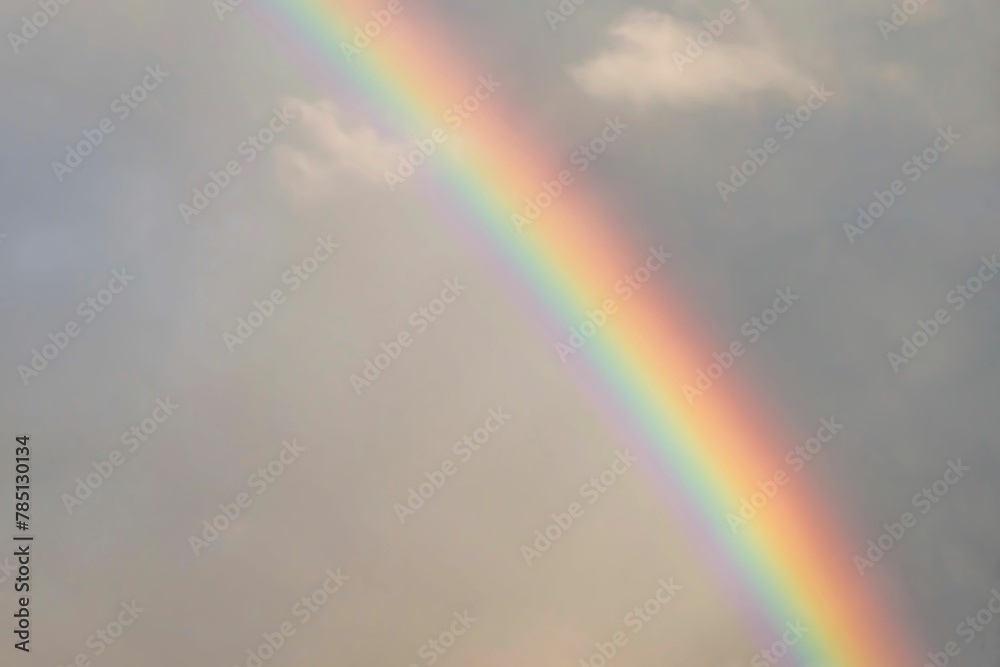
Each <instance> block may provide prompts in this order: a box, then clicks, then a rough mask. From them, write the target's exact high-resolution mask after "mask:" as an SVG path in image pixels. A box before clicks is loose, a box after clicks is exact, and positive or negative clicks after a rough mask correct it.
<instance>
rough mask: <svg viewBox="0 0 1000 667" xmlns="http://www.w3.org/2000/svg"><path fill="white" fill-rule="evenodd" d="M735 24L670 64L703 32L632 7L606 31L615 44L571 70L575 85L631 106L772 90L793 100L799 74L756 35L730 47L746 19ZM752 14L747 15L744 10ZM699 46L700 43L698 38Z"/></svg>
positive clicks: (727, 98)
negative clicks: (690, 58)
mask: <svg viewBox="0 0 1000 667" xmlns="http://www.w3.org/2000/svg"><path fill="white" fill-rule="evenodd" d="M731 11H733V13H734V14H735V15H736V20H735V22H734V23H732V24H731V25H726V26H725V27H724V32H722V33H721V35H720V36H719V37H718V38H714V39H715V41H714V42H712V43H711V44H709V46H707V47H705V48H704V49H703V53H701V55H698V56H697V57H695V58H693V62H689V63H687V64H686V65H683V66H680V67H679V66H678V62H677V61H676V60H675V54H684V53H685V49H687V48H688V45H689V42H688V38H689V37H693V36H694V35H696V34H697V33H699V32H702V31H705V27H704V26H702V25H699V24H695V23H687V22H685V21H681V20H679V19H677V18H675V17H673V16H671V15H669V14H664V13H660V12H655V11H649V10H644V9H635V10H632V11H631V12H629V13H628V14H626V15H625V16H624V17H623V18H622V20H621V21H619V22H618V23H617V24H615V25H614V26H613V27H612V28H611V34H612V35H613V36H614V37H615V38H616V40H617V44H616V45H615V46H613V47H611V48H609V49H607V50H605V51H603V52H602V53H600V54H598V55H597V56H596V57H594V58H592V59H591V60H589V61H587V62H585V63H583V64H582V65H580V66H577V67H575V68H573V69H572V70H571V73H572V75H573V77H574V78H575V79H576V81H577V83H578V84H579V85H580V86H581V87H582V88H583V89H584V90H585V91H587V92H588V93H590V94H591V95H593V96H595V97H601V98H613V99H626V100H628V101H630V102H633V103H636V104H648V103H651V102H666V103H668V104H673V105H678V106H696V105H703V104H733V103H736V102H738V101H739V100H740V99H741V98H743V97H744V96H745V95H747V94H751V93H757V92H762V91H766V90H777V91H784V92H787V93H788V94H789V95H794V94H795V92H796V91H798V90H800V89H801V88H802V87H804V86H808V84H809V81H808V80H807V79H806V77H804V76H802V75H801V74H800V73H799V72H798V71H797V70H796V69H795V67H793V66H792V65H791V64H789V63H788V62H787V61H786V59H785V58H784V57H783V56H782V55H781V54H780V53H779V52H778V50H777V49H776V48H775V45H774V43H773V41H771V40H770V39H769V38H768V37H767V36H766V35H764V34H761V32H762V31H760V30H755V31H754V33H755V34H754V39H753V40H752V42H751V43H735V42H733V41H732V39H731V37H732V35H731V34H730V33H733V34H735V33H736V32H737V31H738V28H740V24H741V23H742V24H743V25H744V26H746V25H753V24H756V25H760V24H759V22H757V21H750V20H748V19H749V18H750V17H749V16H744V15H743V13H742V12H740V11H738V10H735V9H734V10H731ZM751 11H752V10H751ZM704 41H705V42H707V41H708V40H704Z"/></svg>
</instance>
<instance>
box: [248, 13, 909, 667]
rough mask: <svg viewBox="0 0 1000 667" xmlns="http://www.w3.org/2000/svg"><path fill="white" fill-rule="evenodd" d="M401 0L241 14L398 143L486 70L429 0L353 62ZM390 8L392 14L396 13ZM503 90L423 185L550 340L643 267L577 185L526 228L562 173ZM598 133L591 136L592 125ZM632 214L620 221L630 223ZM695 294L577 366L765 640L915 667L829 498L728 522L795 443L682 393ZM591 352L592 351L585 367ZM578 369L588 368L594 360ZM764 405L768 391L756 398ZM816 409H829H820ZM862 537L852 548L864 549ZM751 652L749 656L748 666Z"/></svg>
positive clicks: (625, 327) (648, 310) (700, 352)
mask: <svg viewBox="0 0 1000 667" xmlns="http://www.w3.org/2000/svg"><path fill="white" fill-rule="evenodd" d="M389 4H390V0H374V1H373V0H271V2H262V3H260V4H259V5H255V6H254V7H252V8H250V9H247V8H246V6H244V7H243V8H242V9H241V11H250V12H253V13H254V15H255V17H256V18H259V19H261V21H260V25H261V30H262V31H263V32H266V33H269V34H270V35H271V36H273V37H274V38H276V39H278V40H280V41H281V42H282V46H283V47H284V48H285V49H287V50H290V51H294V52H296V53H297V56H300V57H302V58H304V59H306V60H307V61H308V62H309V64H310V67H315V68H317V71H319V72H320V73H321V74H322V76H323V77H324V78H325V79H326V80H327V81H332V82H333V85H335V86H336V87H337V89H338V91H341V92H343V91H349V92H350V94H351V99H352V104H353V105H354V106H355V107H357V106H358V105H365V104H367V105H368V108H367V111H368V112H370V113H376V114H378V115H380V116H381V118H382V119H383V121H384V122H386V123H388V125H389V126H390V127H391V128H392V129H393V130H395V131H396V132H399V133H401V134H402V135H403V136H408V137H412V138H418V137H425V136H427V135H428V134H429V133H430V131H431V130H432V129H433V128H435V127H439V126H441V117H442V114H443V112H444V110H445V109H448V108H449V107H451V105H452V104H454V103H455V102H458V101H459V100H462V99H464V98H465V97H466V96H467V95H468V94H469V93H470V92H471V91H472V90H474V89H475V88H476V85H477V80H478V79H479V77H480V76H483V75H486V74H489V72H488V70H483V71H475V70H472V69H469V68H468V67H467V60H468V59H467V58H465V57H460V55H459V54H460V53H463V52H466V51H462V50H459V49H456V48H455V44H456V43H457V41H458V40H457V38H456V37H455V36H454V35H445V34H443V33H442V32H441V29H440V26H437V25H435V24H434V23H433V22H431V21H430V20H429V19H428V18H427V17H426V16H424V15H423V14H422V13H421V10H420V8H419V7H417V6H416V5H417V3H412V2H411V0H398V5H397V6H401V7H402V12H401V13H400V14H398V15H395V16H394V17H393V19H392V22H391V23H390V24H389V25H388V26H387V27H386V28H385V29H384V30H382V32H381V34H380V35H378V36H377V37H376V38H374V39H372V42H371V44H370V45H369V46H368V47H366V48H365V49H364V50H363V51H362V52H361V53H360V54H354V55H352V57H350V58H348V57H347V55H345V50H344V49H343V47H342V44H344V43H347V44H351V43H352V42H353V40H354V37H355V29H356V28H358V27H360V26H363V25H364V24H366V23H368V22H370V21H372V20H373V15H372V12H378V11H382V10H385V9H386V8H387V7H388V6H389ZM384 16H385V15H383V18H384ZM502 98H503V90H502V89H501V91H500V92H499V93H497V94H496V95H495V96H494V97H493V98H491V99H490V100H489V103H488V104H485V105H483V107H482V108H481V109H480V110H478V111H477V112H476V114H475V115H474V116H473V117H472V118H471V119H470V120H469V121H468V122H467V123H465V125H463V127H462V128H461V137H462V145H463V148H464V149H465V154H466V155H469V156H472V157H471V158H469V159H459V158H457V157H454V156H452V155H449V154H448V153H446V152H441V153H440V154H438V155H435V156H434V158H433V159H432V160H430V163H431V164H428V165H427V166H425V167H423V169H425V170H426V169H428V168H431V171H429V172H427V174H425V176H433V178H432V179H427V178H421V182H424V181H426V180H431V181H433V184H434V185H433V186H432V187H431V188H429V190H430V191H429V192H428V194H429V196H430V199H431V203H432V204H433V205H434V206H435V207H438V208H440V209H441V212H442V217H443V218H445V219H447V220H448V221H451V222H452V223H454V224H456V225H458V227H457V229H459V230H460V231H461V233H462V234H463V235H466V236H468V237H470V238H474V239H475V240H476V241H477V242H478V243H479V244H480V246H481V247H482V248H484V250H485V252H486V253H487V254H488V255H489V256H490V258H491V260H492V261H493V262H495V264H496V266H497V269H498V271H500V272H501V273H500V274H499V275H500V276H502V277H503V278H504V279H506V280H509V281H510V282H511V283H512V288H513V289H514V290H516V291H517V293H518V296H519V297H523V298H525V303H528V304H531V305H529V309H530V310H531V313H532V314H533V315H535V316H537V317H538V318H539V321H542V322H544V323H545V324H544V326H545V327H546V329H547V330H548V331H549V332H552V331H558V332H559V336H558V337H557V338H553V339H552V340H559V339H562V340H565V339H566V337H567V333H568V330H569V329H570V328H571V327H573V326H577V325H579V324H580V323H581V322H582V321H584V317H585V313H586V311H587V310H588V309H594V308H596V307H598V306H599V305H600V304H601V303H602V302H603V300H604V299H605V298H607V297H609V296H611V292H612V290H611V289H610V288H611V286H613V285H614V284H615V282H616V281H618V280H619V279H620V278H622V276H624V275H626V274H628V273H631V272H632V271H633V269H635V268H636V267H638V266H640V265H641V264H642V263H643V261H644V256H645V253H646V251H645V249H638V248H634V247H632V245H631V243H630V242H629V241H628V240H627V239H626V238H623V237H624V235H623V234H622V233H621V232H620V231H618V229H616V225H615V224H614V223H615V220H616V216H615V215H614V214H613V212H612V211H609V210H607V208H606V207H605V206H603V205H602V203H601V202H599V201H597V200H595V199H594V198H593V197H590V196H588V194H587V193H586V192H585V188H584V186H583V184H581V183H576V184H575V185H573V186H570V187H569V188H567V192H566V193H564V194H563V195H562V196H561V197H558V198H557V199H556V200H555V202H554V203H553V204H552V205H551V207H549V208H548V209H547V210H546V211H545V213H544V215H543V216H542V217H541V218H540V219H538V220H537V221H535V222H534V223H533V224H531V225H530V226H528V227H521V228H520V229H519V228H518V227H519V226H518V225H515V224H514V223H513V222H512V214H514V213H518V212H520V211H521V210H522V209H523V208H524V205H525V204H524V202H525V199H526V198H533V197H534V196H535V195H536V194H537V193H539V192H540V191H541V189H542V185H541V184H542V182H543V181H552V180H554V179H555V178H556V177H557V174H558V173H559V172H560V171H561V170H562V169H563V168H565V162H564V161H561V160H560V159H558V158H556V157H554V156H553V155H552V154H551V153H549V152H547V151H546V149H545V148H544V146H545V142H544V141H540V140H539V139H538V138H537V137H533V136H530V130H528V129H526V120H527V119H525V118H519V117H518V116H517V115H515V114H513V113H511V112H510V111H509V110H508V109H507V108H506V107H505V105H504V103H503V101H502ZM599 130H600V128H595V132H596V131H599ZM617 219H620V218H617ZM691 310H692V309H691V308H690V307H688V305H687V304H684V303H682V302H681V301H680V300H679V299H678V298H677V297H676V296H673V295H670V294H667V293H664V292H663V291H662V290H653V289H652V288H647V289H645V290H643V291H642V292H639V293H637V295H636V296H635V297H634V298H633V299H631V300H630V301H628V303H627V304H623V305H622V307H621V308H619V310H618V312H617V313H616V314H614V315H613V316H612V317H611V318H610V319H609V322H608V323H607V325H606V326H604V327H603V328H602V329H601V330H600V332H599V333H598V334H597V335H595V336H594V337H593V338H592V339H590V340H589V341H588V342H587V344H586V346H585V347H584V348H583V349H582V350H581V351H580V353H579V354H578V355H577V356H576V357H574V359H573V361H572V363H570V364H569V365H568V367H570V368H572V369H573V372H574V373H578V374H579V376H580V381H581V386H582V387H584V388H585V389H586V390H587V391H588V392H589V393H590V394H591V395H592V397H593V399H594V400H595V402H596V406H598V408H599V409H600V410H602V411H603V413H604V414H605V415H606V417H607V418H608V420H609V421H608V423H609V425H610V426H611V428H612V429H613V430H614V432H615V433H616V434H618V435H620V436H621V437H622V438H624V439H626V441H627V442H629V443H630V444H632V443H635V444H636V445H637V446H639V447H641V449H642V451H643V452H644V454H645V455H646V456H645V457H644V458H645V459H648V460H650V461H652V462H653V464H652V465H650V466H649V468H650V473H651V474H653V475H655V478H656V480H655V481H656V488H657V491H658V492H660V493H662V495H663V497H664V499H665V500H666V501H667V503H668V504H669V505H671V506H672V507H673V509H675V510H676V511H677V513H678V515H679V516H680V517H681V518H682V519H683V520H684V521H685V523H686V526H687V527H688V528H689V530H690V533H691V535H690V537H691V538H692V539H693V540H694V541H695V544H696V545H697V546H699V547H700V548H702V549H703V550H704V553H705V554H706V555H707V557H708V558H710V559H711V562H712V564H713V566H714V567H715V568H717V571H718V572H719V573H720V575H721V576H722V577H723V581H725V582H726V583H727V585H728V587H729V590H730V591H731V592H732V594H733V602H734V604H738V605H739V607H740V610H741V611H742V612H743V613H744V614H745V615H746V618H747V621H748V623H749V624H751V629H752V630H753V631H755V632H757V633H760V634H759V636H760V638H761V645H760V648H761V649H763V648H766V647H767V646H769V645H770V643H771V642H772V641H774V640H775V639H777V638H778V637H779V636H780V635H781V633H782V630H783V629H784V627H785V625H786V623H789V622H796V621H798V622H800V623H802V624H803V625H804V626H805V627H806V628H808V629H809V634H808V635H807V636H806V638H805V639H803V640H802V641H801V642H799V643H798V644H796V645H795V646H794V647H793V649H792V654H791V656H790V657H789V658H785V659H784V661H783V664H790V663H791V662H793V661H794V662H795V663H796V664H800V665H808V666H810V667H826V666H830V667H833V666H837V667H894V666H900V667H902V666H903V665H906V666H907V667H909V666H910V665H918V664H920V660H919V658H916V657H915V651H913V648H912V647H913V642H912V637H910V636H909V635H908V634H907V633H906V631H905V629H904V624H903V623H901V622H900V621H899V618H900V616H901V614H900V612H899V610H898V609H893V608H892V606H891V605H889V604H888V602H887V600H888V599H889V598H888V596H887V595H886V594H885V591H879V590H877V589H876V588H875V586H874V584H872V583H871V582H870V580H866V579H862V577H861V576H859V574H858V572H857V570H856V569H855V566H854V562H853V557H854V554H855V551H856V550H857V549H858V548H859V546H860V543H857V544H855V541H853V540H849V539H848V538H847V535H848V533H847V532H846V531H844V530H843V529H842V527H841V526H839V525H838V522H837V520H836V519H835V518H834V517H832V516H830V512H829V509H828V505H827V503H823V502H820V501H819V500H818V499H817V498H816V497H815V495H814V494H813V493H811V492H810V491H809V490H808V489H805V488H803V487H802V486H801V484H800V483H797V482H796V481H795V480H793V481H792V482H791V483H790V484H789V485H787V486H786V487H784V488H783V490H782V492H781V493H779V494H778V495H777V496H776V497H775V498H774V499H773V500H772V501H771V502H770V503H769V504H768V505H767V507H766V508H765V509H764V511H762V512H761V513H760V515H759V516H757V517H756V518H755V519H754V520H753V521H752V522H751V523H750V524H749V525H748V526H746V527H744V528H743V529H742V530H740V531H739V532H737V533H734V531H733V530H732V529H731V527H730V525H729V524H728V523H727V520H726V517H727V515H728V514H729V513H731V512H735V511H736V510H737V508H738V507H739V505H740V503H741V501H742V499H743V498H746V497H749V496H750V495H751V494H752V493H753V492H755V491H757V490H758V487H757V484H758V482H761V481H763V480H766V479H769V478H770V477H771V476H772V475H773V473H774V471H775V470H777V469H779V468H783V467H784V466H783V462H782V460H781V455H782V454H783V452H784V450H786V449H787V447H785V448H781V447H779V446H778V445H779V444H780V443H782V442H785V443H787V442H788V438H787V437H785V436H783V435H782V434H781V433H779V432H778V429H775V428H774V427H773V426H771V425H770V424H765V423H763V420H762V417H761V412H762V411H761V410H760V409H751V401H750V400H748V398H747V397H746V396H745V395H744V394H741V393H739V392H738V391H737V390H733V389H730V388H729V387H728V385H729V384H731V383H727V386H716V387H714V388H712V390H711V393H710V394H708V395H706V396H703V397H702V398H701V399H699V400H697V401H695V402H694V404H693V405H691V404H689V402H688V400H687V398H686V397H685V396H684V394H683V391H682V387H683V386H684V385H685V384H687V383H689V382H691V381H693V378H694V377H695V375H696V373H697V371H698V367H699V365H703V364H705V363H706V361H707V360H709V359H710V355H711V353H712V350H710V349H707V348H706V347H705V346H704V344H703V341H705V340H708V338H707V337H705V336H702V335H700V334H699V332H698V331H697V329H696V327H695V326H693V325H692V324H691V322H690V321H687V320H690V318H688V317H681V314H682V313H686V312H691ZM580 356H584V357H585V361H584V360H583V359H580V358H579V357H580ZM581 362H582V363H581ZM754 403H757V404H759V400H754ZM818 417H819V416H817V419H818ZM852 544H853V545H854V546H853V547H852ZM750 658H751V656H747V660H748V662H749V661H750Z"/></svg>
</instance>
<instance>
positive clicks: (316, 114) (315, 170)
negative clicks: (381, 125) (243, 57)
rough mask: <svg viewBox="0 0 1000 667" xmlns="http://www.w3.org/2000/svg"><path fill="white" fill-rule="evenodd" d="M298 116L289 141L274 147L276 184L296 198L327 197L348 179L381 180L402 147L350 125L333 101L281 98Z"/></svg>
mask: <svg viewBox="0 0 1000 667" xmlns="http://www.w3.org/2000/svg"><path fill="white" fill-rule="evenodd" d="M283 104H285V105H286V107H288V108H290V109H292V110H293V112H294V113H295V114H296V117H297V118H298V119H299V121H298V122H297V124H296V129H297V132H296V133H295V135H294V136H293V137H292V139H291V141H289V142H286V143H283V144H281V145H279V146H277V147H276V148H275V173H276V177H277V180H278V183H279V184H280V185H281V186H282V187H284V188H286V189H288V190H290V191H291V192H292V193H293V195H294V196H296V197H297V198H305V199H315V198H322V197H325V196H329V195H330V194H331V193H333V192H336V191H338V190H340V189H341V188H342V187H343V186H344V185H345V184H352V185H353V184H356V183H357V181H358V180H359V179H361V180H363V181H370V182H376V181H380V180H381V179H382V177H383V173H384V171H385V170H386V169H390V168H391V167H392V162H393V160H394V159H395V158H396V157H397V156H398V153H399V147H397V146H395V145H393V144H392V143H391V142H387V141H385V140H383V139H382V138H381V137H379V136H378V133H377V132H376V131H375V130H374V129H372V128H370V127H356V128H353V129H349V128H348V127H347V126H346V124H345V123H344V122H343V120H342V117H341V114H339V113H338V110H337V109H336V107H335V106H334V104H333V103H332V102H330V101H323V102H319V103H315V104H314V103H310V102H306V101H304V100H300V99H294V98H292V99H289V100H286V101H283Z"/></svg>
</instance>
